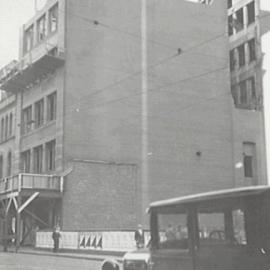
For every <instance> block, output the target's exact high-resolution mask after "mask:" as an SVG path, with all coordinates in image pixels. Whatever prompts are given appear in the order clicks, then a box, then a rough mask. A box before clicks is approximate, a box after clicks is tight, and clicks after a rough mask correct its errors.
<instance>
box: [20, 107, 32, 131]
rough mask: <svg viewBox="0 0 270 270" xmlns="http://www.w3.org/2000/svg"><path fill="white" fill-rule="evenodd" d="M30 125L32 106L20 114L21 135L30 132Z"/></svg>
mask: <svg viewBox="0 0 270 270" xmlns="http://www.w3.org/2000/svg"><path fill="white" fill-rule="evenodd" d="M31 124H32V106H28V107H27V108H25V109H24V110H23V112H22V134H25V133H28V132H29V131H30V130H31Z"/></svg>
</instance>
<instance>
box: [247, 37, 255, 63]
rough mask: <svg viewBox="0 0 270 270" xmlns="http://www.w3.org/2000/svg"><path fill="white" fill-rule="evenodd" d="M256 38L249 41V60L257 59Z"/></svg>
mask: <svg viewBox="0 0 270 270" xmlns="http://www.w3.org/2000/svg"><path fill="white" fill-rule="evenodd" d="M255 44H256V43H255V38H253V39H251V40H249V41H248V53H249V62H252V61H254V60H256V45H255Z"/></svg>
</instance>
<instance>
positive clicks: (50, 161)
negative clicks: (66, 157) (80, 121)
mask: <svg viewBox="0 0 270 270" xmlns="http://www.w3.org/2000/svg"><path fill="white" fill-rule="evenodd" d="M46 170H47V171H54V170H55V140H53V141H50V142H48V143H46Z"/></svg>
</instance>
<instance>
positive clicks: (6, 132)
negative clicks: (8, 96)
mask: <svg viewBox="0 0 270 270" xmlns="http://www.w3.org/2000/svg"><path fill="white" fill-rule="evenodd" d="M7 138H8V115H6V121H5V140H6V139H7Z"/></svg>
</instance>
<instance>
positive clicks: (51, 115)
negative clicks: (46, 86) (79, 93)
mask: <svg viewBox="0 0 270 270" xmlns="http://www.w3.org/2000/svg"><path fill="white" fill-rule="evenodd" d="M56 99H57V96H56V92H54V93H52V94H50V95H49V96H48V97H47V121H53V120H55V119H56V101H57V100H56Z"/></svg>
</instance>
